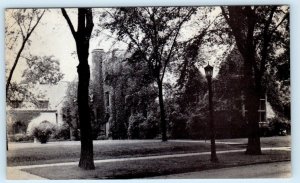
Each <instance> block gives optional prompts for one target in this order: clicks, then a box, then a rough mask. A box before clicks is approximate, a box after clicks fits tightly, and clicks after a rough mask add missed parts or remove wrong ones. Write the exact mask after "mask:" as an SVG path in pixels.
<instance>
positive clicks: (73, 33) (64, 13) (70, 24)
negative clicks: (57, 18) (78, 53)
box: [61, 8, 77, 40]
mask: <svg viewBox="0 0 300 183" xmlns="http://www.w3.org/2000/svg"><path fill="white" fill-rule="evenodd" d="M61 12H62V14H63V16H64V17H65V19H66V21H67V23H68V25H69V27H70V30H71V32H72V35H73V37H74V38H75V40H76V36H77V33H76V31H75V29H74V26H73V24H72V22H71V20H70V17H69V16H68V14H67V12H66V10H65V8H61Z"/></svg>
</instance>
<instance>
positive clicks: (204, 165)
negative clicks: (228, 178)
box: [23, 150, 290, 179]
mask: <svg viewBox="0 0 300 183" xmlns="http://www.w3.org/2000/svg"><path fill="white" fill-rule="evenodd" d="M209 158H210V156H209V155H199V156H193V157H180V158H178V157H177V158H164V159H154V160H153V159H152V160H132V161H125V162H109V163H98V164H96V169H95V170H92V171H84V170H81V169H80V168H78V167H77V166H58V167H57V166H55V167H42V168H30V169H24V170H23V171H26V172H29V173H32V174H35V175H38V176H42V177H45V178H48V179H109V178H115V179H128V178H144V177H151V176H160V175H168V174H175V173H184V172H191V171H201V170H207V169H215V168H224V167H232V166H241V165H249V164H255V163H268V162H276V161H289V160H290V152H287V151H278V150H277V151H275V150H272V151H264V153H263V155H257V156H253V155H252V156H250V155H246V154H245V153H242V152H239V153H227V154H219V155H218V158H219V163H211V162H210V161H209ZM50 172H51V173H50Z"/></svg>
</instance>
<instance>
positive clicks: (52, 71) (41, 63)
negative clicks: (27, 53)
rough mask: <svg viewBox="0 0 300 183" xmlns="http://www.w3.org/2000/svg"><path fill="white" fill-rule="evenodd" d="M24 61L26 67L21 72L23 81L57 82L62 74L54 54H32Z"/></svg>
mask: <svg viewBox="0 0 300 183" xmlns="http://www.w3.org/2000/svg"><path fill="white" fill-rule="evenodd" d="M26 62H27V65H28V68H26V69H25V70H24V72H23V74H22V77H24V81H23V82H24V83H33V84H37V83H39V84H57V83H58V82H59V81H60V80H61V79H62V78H63V76H64V74H63V73H61V72H60V67H59V65H60V64H59V61H58V60H57V59H55V58H54V56H43V57H39V56H32V57H31V58H28V59H27V60H26Z"/></svg>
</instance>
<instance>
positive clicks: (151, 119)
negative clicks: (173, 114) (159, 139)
mask: <svg viewBox="0 0 300 183" xmlns="http://www.w3.org/2000/svg"><path fill="white" fill-rule="evenodd" d="M139 129H140V138H143V139H153V138H155V137H156V136H157V135H158V133H159V121H158V120H157V117H156V116H155V115H154V114H153V113H150V114H149V115H148V116H147V119H146V120H145V121H144V122H142V123H141V124H140V125H139Z"/></svg>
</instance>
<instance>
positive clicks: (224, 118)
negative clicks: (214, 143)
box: [213, 48, 275, 137]
mask: <svg viewBox="0 0 300 183" xmlns="http://www.w3.org/2000/svg"><path fill="white" fill-rule="evenodd" d="M242 59H243V58H242V56H241V55H240V53H239V51H238V50H237V49H236V48H234V49H233V50H232V51H231V53H230V54H229V55H228V56H227V58H226V60H225V61H224V62H222V63H221V65H220V70H219V74H218V76H217V78H216V79H215V81H214V82H213V84H214V90H215V100H216V107H215V108H216V109H215V110H216V117H215V118H216V119H215V120H216V123H217V127H219V128H220V129H219V130H218V131H219V133H228V134H226V135H225V134H222V135H221V134H220V136H226V137H235V136H243V135H246V128H247V124H246V121H245V115H246V113H247V112H248V111H247V109H246V107H245V96H244V92H243V90H242V88H243V63H244V62H243V61H242ZM259 104H260V106H259V109H258V111H257V112H258V113H259V118H258V119H257V120H258V122H259V125H260V127H266V126H268V120H267V119H269V118H272V117H274V116H275V114H274V111H273V110H272V107H271V105H270V104H269V103H268V101H267V95H266V94H265V95H263V96H261V98H260V101H259ZM228 129H230V130H228ZM238 132H239V133H242V134H238Z"/></svg>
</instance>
